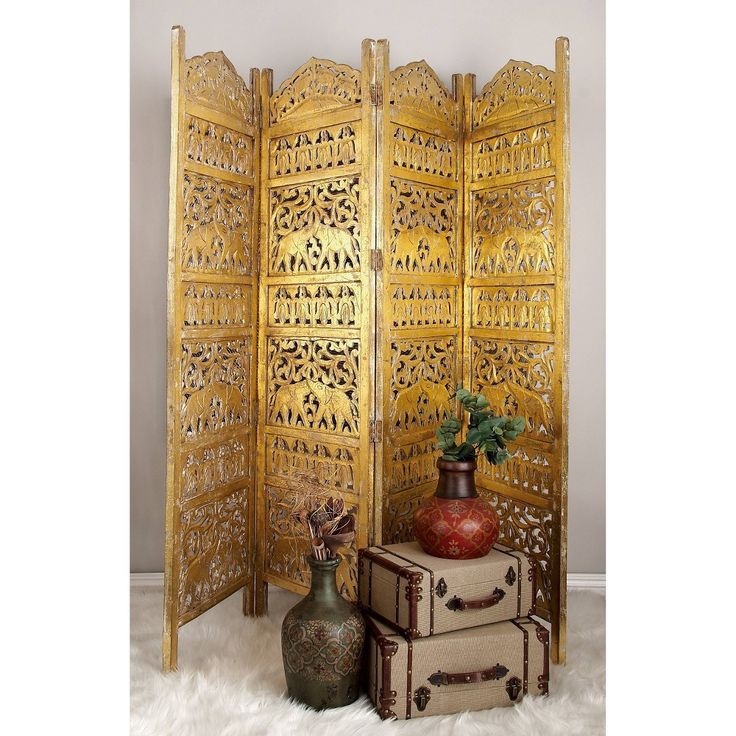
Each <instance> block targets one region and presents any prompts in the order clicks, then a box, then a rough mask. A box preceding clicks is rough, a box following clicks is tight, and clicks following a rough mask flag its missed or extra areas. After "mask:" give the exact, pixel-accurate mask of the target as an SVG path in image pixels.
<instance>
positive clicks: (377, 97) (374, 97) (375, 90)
mask: <svg viewBox="0 0 736 736" xmlns="http://www.w3.org/2000/svg"><path fill="white" fill-rule="evenodd" d="M382 104H383V86H382V85H380V84H372V85H371V105H382Z"/></svg>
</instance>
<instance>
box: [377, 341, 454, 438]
mask: <svg viewBox="0 0 736 736" xmlns="http://www.w3.org/2000/svg"><path fill="white" fill-rule="evenodd" d="M455 385H456V382H455V338H454V337H438V338H430V339H426V340H422V339H407V340H392V341H391V384H390V396H391V403H390V406H391V409H390V412H391V413H390V428H391V431H392V432H411V431H416V430H423V429H429V428H432V427H434V426H435V425H436V424H438V423H439V422H441V421H442V420H443V419H444V418H445V414H450V413H452V410H453V402H452V401H451V400H450V396H451V395H452V394H454V388H455Z"/></svg>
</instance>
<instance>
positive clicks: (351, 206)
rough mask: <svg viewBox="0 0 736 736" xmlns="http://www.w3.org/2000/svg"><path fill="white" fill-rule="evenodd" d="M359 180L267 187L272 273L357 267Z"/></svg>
mask: <svg viewBox="0 0 736 736" xmlns="http://www.w3.org/2000/svg"><path fill="white" fill-rule="evenodd" d="M358 191H359V185H358V179H357V178H355V179H335V180H328V181H320V182H316V183H313V184H303V185H299V186H294V187H283V188H280V189H273V190H272V191H271V248H270V257H269V270H270V272H271V273H274V274H278V273H321V272H326V271H327V272H339V271H356V270H358V269H359V268H360V228H359V225H358V217H359V202H358Z"/></svg>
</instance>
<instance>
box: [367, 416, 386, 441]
mask: <svg viewBox="0 0 736 736" xmlns="http://www.w3.org/2000/svg"><path fill="white" fill-rule="evenodd" d="M370 437H371V442H373V443H374V444H376V445H380V444H381V443H382V442H383V422H382V421H381V420H380V419H371V423H370Z"/></svg>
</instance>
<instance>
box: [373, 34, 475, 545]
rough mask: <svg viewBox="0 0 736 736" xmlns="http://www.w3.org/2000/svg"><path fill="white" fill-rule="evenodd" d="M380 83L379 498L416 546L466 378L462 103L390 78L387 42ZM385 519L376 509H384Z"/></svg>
mask: <svg viewBox="0 0 736 736" xmlns="http://www.w3.org/2000/svg"><path fill="white" fill-rule="evenodd" d="M376 74H377V76H376V78H377V81H378V83H379V84H380V85H381V86H382V89H383V95H382V104H381V105H380V106H379V108H378V119H379V132H378V142H379V154H380V155H381V158H380V159H379V160H380V164H379V171H378V181H377V192H378V195H379V197H380V199H379V202H380V210H379V213H378V237H379V247H380V248H381V250H382V253H383V267H382V269H381V271H380V272H379V274H378V280H377V287H376V291H377V295H378V296H377V307H378V317H377V320H378V326H377V330H378V333H377V335H378V337H377V341H376V347H377V356H376V364H377V366H378V375H377V381H376V385H377V392H378V396H377V403H378V406H379V407H380V408H381V411H380V419H381V421H382V428H383V442H382V443H380V444H379V445H377V446H376V455H377V458H376V467H381V468H382V473H377V477H376V487H377V498H381V499H382V502H383V503H382V515H383V518H382V533H383V542H384V543H393V542H399V541H406V540H410V539H413V538H414V537H413V530H412V515H413V512H414V510H415V509H416V507H417V506H418V504H419V503H420V501H421V499H422V497H423V496H425V495H427V494H430V493H432V492H433V491H434V489H435V486H436V480H437V467H436V461H437V456H438V453H437V451H436V449H435V437H434V433H435V430H436V429H437V427H438V426H439V424H440V423H441V422H442V420H443V419H444V416H445V413H446V412H450V413H454V411H455V401H454V400H451V397H452V396H454V391H455V386H456V385H457V383H458V381H459V378H460V376H461V369H460V367H461V362H460V358H461V350H462V346H461V334H462V327H461V322H462V308H461V303H462V291H461V289H462V285H461V278H462V274H461V269H462V224H463V220H462V204H463V197H462V162H463V156H462V121H463V116H462V95H461V93H460V87H461V77H460V75H456V76H455V77H453V93H452V94H451V93H450V92H449V91H448V90H447V89H446V88H445V86H444V85H443V84H442V82H441V81H440V80H439V79H438V77H437V75H436V74H435V73H434V71H433V70H432V69H431V68H430V67H429V66H428V65H427V63H426V62H424V61H419V62H414V63H411V64H408V65H406V66H402V67H399V68H398V69H395V70H393V71H389V63H388V43H387V42H379V49H378V58H377V72H376ZM377 511H378V507H377Z"/></svg>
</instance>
